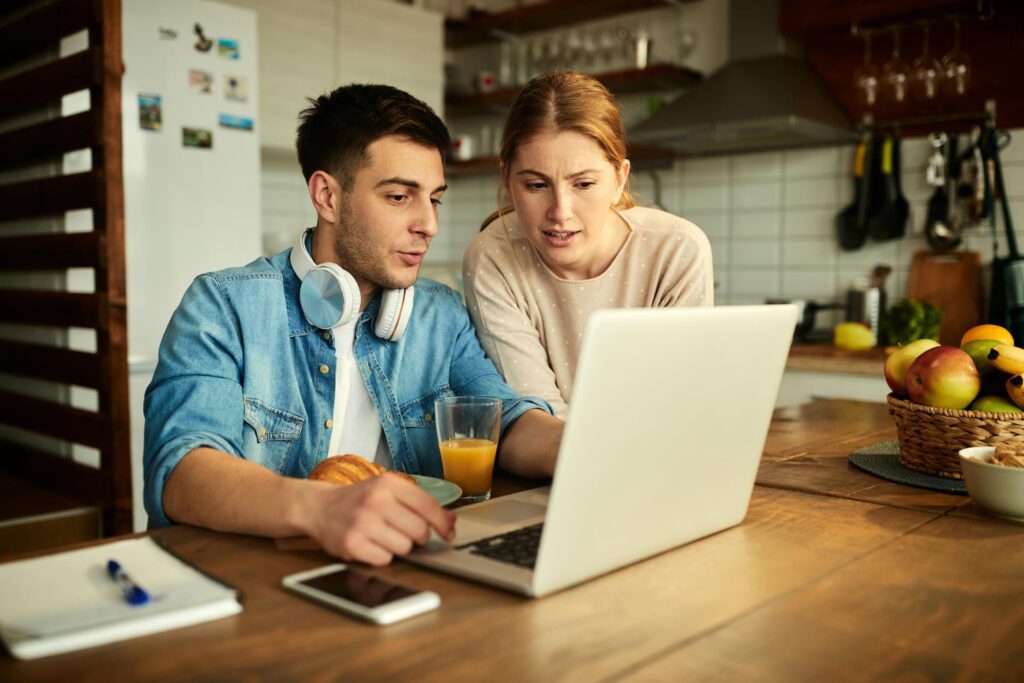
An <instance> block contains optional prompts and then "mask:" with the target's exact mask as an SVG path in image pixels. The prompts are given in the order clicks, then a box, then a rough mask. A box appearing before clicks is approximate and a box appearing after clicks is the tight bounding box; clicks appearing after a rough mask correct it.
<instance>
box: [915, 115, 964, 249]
mask: <svg viewBox="0 0 1024 683" xmlns="http://www.w3.org/2000/svg"><path fill="white" fill-rule="evenodd" d="M936 140H944V141H945V149H944V150H942V148H941V147H937V148H936V153H935V154H933V155H932V158H931V159H929V161H928V177H929V180H930V182H933V183H934V184H935V191H934V192H933V193H932V196H931V199H929V200H928V212H927V216H926V218H925V229H924V235H925V239H927V240H928V245H929V246H930V247H931V248H932V249H935V250H936V251H948V250H950V249H953V248H954V247H956V246H957V245H958V244H960V225H959V217H958V216H957V214H956V211H955V208H956V185H955V184H953V181H952V176H953V171H954V165H955V164H956V160H957V154H956V151H957V138H956V135H952V136H949V137H947V136H946V135H945V134H942V135H941V136H939V137H937V138H935V139H933V141H932V144H933V145H935V142H936ZM940 150H941V151H940ZM943 152H944V153H943ZM940 156H941V158H942V164H943V167H942V172H941V173H940V172H939V170H938V166H937V164H938V159H939V157H940ZM940 180H941V181H942V184H941V185H939V184H938V183H939V181H940Z"/></svg>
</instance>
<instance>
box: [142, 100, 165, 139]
mask: <svg viewBox="0 0 1024 683" xmlns="http://www.w3.org/2000/svg"><path fill="white" fill-rule="evenodd" d="M139 128H141V129H142V130H160V129H161V128H163V107H162V106H161V104H160V96H159V95H150V94H145V93H139Z"/></svg>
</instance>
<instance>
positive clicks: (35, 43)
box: [0, 0, 93, 63]
mask: <svg viewBox="0 0 1024 683" xmlns="http://www.w3.org/2000/svg"><path fill="white" fill-rule="evenodd" d="M92 16H93V3H92V0H59V1H58V2H51V3H50V4H48V5H43V6H42V7H40V8H38V9H35V10H33V11H31V12H29V13H28V14H25V15H23V16H20V17H18V18H17V19H15V20H14V21H12V22H11V23H9V24H6V25H4V26H3V27H2V28H0V63H4V62H13V61H14V60H16V59H20V58H22V57H25V56H26V55H30V54H32V53H33V52H34V51H35V50H37V49H38V48H39V45H40V44H42V43H45V42H47V41H50V42H54V41H56V40H59V39H60V38H63V37H64V36H66V35H69V34H71V33H75V32H77V31H81V30H82V29H84V28H86V27H88V26H89V24H90V22H91V21H92Z"/></svg>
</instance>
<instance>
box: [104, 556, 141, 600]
mask: <svg viewBox="0 0 1024 683" xmlns="http://www.w3.org/2000/svg"><path fill="white" fill-rule="evenodd" d="M107 574H108V575H109V576H110V578H111V579H112V580H113V581H114V583H116V584H117V585H118V586H120V587H121V592H122V593H123V594H124V599H125V601H126V602H127V603H128V604H129V605H142V604H145V603H147V602H149V593H147V592H146V591H145V590H144V589H143V588H142V587H141V586H139V584H137V583H135V582H134V581H132V579H131V577H129V576H128V574H127V573H125V571H124V568H122V567H121V565H120V564H119V563H118V561H117V560H108V561H107Z"/></svg>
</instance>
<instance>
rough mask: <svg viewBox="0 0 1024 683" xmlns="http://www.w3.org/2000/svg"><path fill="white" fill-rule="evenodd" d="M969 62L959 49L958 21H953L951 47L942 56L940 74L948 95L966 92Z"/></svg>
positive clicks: (964, 53)
mask: <svg viewBox="0 0 1024 683" xmlns="http://www.w3.org/2000/svg"><path fill="white" fill-rule="evenodd" d="M970 72H971V63H970V60H969V59H967V53H966V52H964V51H963V50H961V49H960V22H959V21H954V22H953V49H952V50H950V51H949V52H948V53H946V56H945V57H943V58H942V76H943V83H944V84H945V86H946V91H947V93H949V94H950V95H963V94H964V93H966V92H967V86H968V84H969V79H970Z"/></svg>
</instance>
